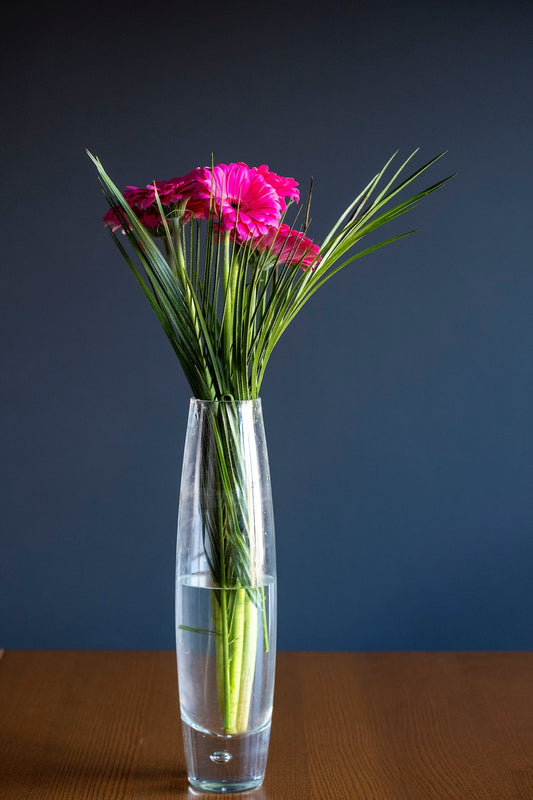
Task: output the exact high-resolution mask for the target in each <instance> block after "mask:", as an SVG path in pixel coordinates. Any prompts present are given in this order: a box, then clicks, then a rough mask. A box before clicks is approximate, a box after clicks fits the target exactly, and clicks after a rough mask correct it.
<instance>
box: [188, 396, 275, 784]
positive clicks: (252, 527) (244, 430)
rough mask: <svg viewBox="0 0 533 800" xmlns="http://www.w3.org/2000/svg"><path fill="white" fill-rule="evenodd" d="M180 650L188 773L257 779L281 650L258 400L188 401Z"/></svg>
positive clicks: (204, 779) (201, 777) (209, 778)
mask: <svg viewBox="0 0 533 800" xmlns="http://www.w3.org/2000/svg"><path fill="white" fill-rule="evenodd" d="M176 650H177V660H178V680H179V696H180V709H181V719H182V725H183V739H184V746H185V758H186V762H187V773H188V777H189V783H190V784H191V785H192V786H193V787H195V788H196V789H199V790H201V791H204V792H206V791H208V792H220V793H224V792H238V791H246V790H247V789H252V788H254V787H256V786H259V785H260V784H261V783H262V782H263V779H264V775H265V768H266V761H267V753H268V743H269V737H270V722H271V717H272V700H273V692H274V671H275V658H276V567H275V546H274V516H273V510H272V495H271V488H270V474H269V467H268V455H267V448H266V441H265V432H264V427H263V417H262V410H261V401H260V400H259V399H257V400H244V401H240V402H237V401H220V402H214V401H213V402H211V401H203V400H195V399H193V400H191V403H190V408H189V420H188V425H187V435H186V440H185V451H184V457H183V471H182V478H181V491H180V505H179V515H178V541H177V558H176Z"/></svg>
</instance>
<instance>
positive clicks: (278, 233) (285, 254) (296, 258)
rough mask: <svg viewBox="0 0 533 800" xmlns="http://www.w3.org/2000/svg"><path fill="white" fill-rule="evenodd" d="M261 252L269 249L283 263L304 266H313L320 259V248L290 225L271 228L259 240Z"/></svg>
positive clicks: (258, 246)
mask: <svg viewBox="0 0 533 800" xmlns="http://www.w3.org/2000/svg"><path fill="white" fill-rule="evenodd" d="M256 246H257V249H258V250H259V251H260V252H264V251H266V250H268V251H269V252H270V253H272V255H274V256H276V258H277V259H278V261H279V262H280V263H282V264H284V263H285V262H289V263H290V264H299V265H300V266H301V267H302V268H304V267H311V266H313V264H316V263H317V262H318V261H320V258H319V257H318V254H319V252H320V248H319V246H318V245H317V244H315V243H314V242H313V241H312V240H311V239H308V238H307V236H304V234H303V233H302V232H301V231H295V230H292V229H291V228H289V226H288V225H280V226H279V228H271V229H270V230H269V231H268V233H267V234H266V235H265V236H262V237H261V238H260V239H258V240H257V243H256Z"/></svg>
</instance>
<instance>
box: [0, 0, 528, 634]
mask: <svg viewBox="0 0 533 800" xmlns="http://www.w3.org/2000/svg"><path fill="white" fill-rule="evenodd" d="M51 6H52V7H51V8H44V7H41V8H40V9H37V10H35V11H34V12H33V14H32V16H31V17H30V16H28V15H27V14H26V13H25V12H24V13H23V12H22V11H21V12H18V11H17V10H16V9H15V11H13V12H11V17H10V18H9V19H8V20H7V29H6V33H5V37H4V38H5V40H6V41H5V47H4V49H3V53H2V59H3V75H4V78H3V84H2V95H3V97H2V108H3V111H4V123H7V124H4V136H3V138H4V145H3V159H2V161H3V167H2V169H3V187H4V190H3V192H2V197H1V202H2V209H1V219H2V231H3V233H2V245H3V247H2V259H1V270H2V292H1V298H2V301H1V302H2V307H3V310H2V329H3V332H2V341H1V348H2V378H3V380H2V390H1V403H2V412H1V419H2V428H3V432H2V438H3V445H2V476H1V491H2V495H3V497H2V517H1V520H2V532H1V561H2V574H1V581H0V592H1V595H2V599H1V608H0V614H1V616H0V645H2V646H4V647H11V648H28V647H31V648H163V649H167V648H168V649H170V648H172V647H173V587H174V546H175V543H174V537H175V521H176V512H177V497H178V485H179V475H180V469H181V457H182V448H183V440H184V434H185V423H186V416H187V410H188V398H189V390H188V387H187V384H186V382H185V379H184V377H183V375H182V374H181V372H180V369H179V365H178V364H177V361H176V359H175V357H174V355H173V353H172V351H171V348H170V346H169V344H168V343H167V340H166V338H165V336H164V334H163V332H162V331H161V330H160V328H159V325H158V322H157V320H156V318H155V316H154V315H153V313H152V311H151V310H150V308H149V307H148V304H147V303H146V301H145V299H144V298H143V296H142V294H141V292H140V291H139V289H138V287H137V286H136V284H135V282H134V280H133V278H132V276H131V274H130V273H129V271H128V268H127V266H126V264H125V263H123V262H122V260H121V259H120V256H119V254H118V253H117V252H116V250H115V248H114V246H113V244H112V242H111V241H110V239H109V237H108V235H107V233H106V231H105V230H104V228H103V226H102V224H101V216H102V214H103V213H104V211H105V210H106V206H105V201H104V199H103V197H102V195H101V192H100V188H99V185H98V182H97V178H96V171H95V169H94V167H93V166H92V164H91V163H90V162H89V160H88V158H87V157H86V155H85V148H86V147H87V148H89V149H90V150H91V151H92V152H93V153H95V154H97V155H98V156H99V157H100V158H101V159H102V161H103V163H104V166H105V167H106V168H107V170H108V171H109V173H110V174H111V176H112V177H113V178H114V180H115V181H116V182H117V184H118V185H119V186H124V185H126V184H136V185H143V184H145V183H147V182H149V181H151V180H153V179H159V178H169V177H173V176H175V175H180V174H184V173H186V172H188V171H189V169H191V168H192V167H193V166H196V165H199V164H207V163H210V161H211V153H214V158H215V160H216V161H221V162H228V161H234V160H243V161H246V162H248V163H250V164H260V163H267V164H269V166H270V168H271V169H273V170H274V171H276V172H278V173H280V174H282V175H290V176H294V177H295V178H296V179H297V180H298V181H300V184H301V186H302V189H303V190H304V191H305V189H306V187H307V185H308V181H309V178H310V177H311V175H312V176H313V177H314V181H315V192H314V201H313V209H312V217H313V222H312V227H311V235H312V236H313V237H314V238H315V240H317V241H319V240H320V239H321V237H323V236H324V235H325V233H326V232H327V230H329V227H330V226H331V224H332V223H333V222H334V220H335V219H336V218H337V216H338V215H339V213H340V212H341V211H342V210H343V208H344V207H345V206H346V205H347V203H348V202H349V201H350V199H351V198H352V197H353V196H354V195H355V194H356V193H357V192H358V191H359V190H360V188H362V186H363V185H364V184H365V183H366V182H367V181H368V180H369V179H370V178H371V177H372V176H373V174H374V173H375V172H376V171H377V169H378V168H379V167H380V166H381V165H382V164H383V163H384V162H385V161H386V159H387V158H388V157H389V156H390V155H391V153H392V152H393V151H395V150H396V149H399V150H400V152H401V154H402V155H407V154H408V153H409V152H410V151H411V150H412V149H414V148H415V147H418V146H420V147H421V148H422V151H421V155H420V159H419V161H418V163H419V164H421V163H423V161H425V160H429V158H430V157H432V156H433V155H434V154H436V153H437V152H440V151H441V150H445V149H447V150H448V151H449V154H448V155H447V156H446V158H445V159H443V160H442V161H441V162H439V164H438V166H437V167H436V168H435V169H434V171H433V172H432V174H431V176H430V177H429V179H428V180H431V181H433V180H437V179H439V178H441V177H444V176H445V175H447V174H450V173H452V172H457V173H458V176H457V178H455V179H454V181H452V183H451V184H449V185H448V186H447V187H446V188H445V189H444V190H442V191H441V192H439V193H438V194H437V195H433V196H432V197H431V198H429V199H427V200H425V201H424V203H423V204H422V205H421V206H420V207H419V208H418V209H417V210H416V211H415V212H413V213H411V215H410V216H409V217H405V218H404V219H403V220H402V223H403V224H402V225H401V226H400V227H399V228H395V229H394V230H400V229H405V228H412V227H420V228H421V231H420V232H419V233H417V234H416V235H415V236H413V237H410V238H409V239H407V240H404V241H402V242H400V243H396V244H394V245H392V246H391V247H390V248H386V249H384V250H381V251H379V252H378V253H375V254H373V255H371V256H369V257H368V258H366V259H365V260H362V261H359V262H357V263H356V264H354V265H352V267H349V268H347V269H346V270H345V271H343V272H342V273H341V274H340V275H338V276H336V278H335V279H334V280H333V281H332V282H331V283H330V284H328V285H327V286H326V287H324V289H323V290H322V291H321V292H320V294H318V295H315V297H314V299H313V300H312V301H311V303H310V304H309V305H308V306H307V307H306V308H305V310H304V311H303V313H302V314H301V315H300V317H299V319H298V320H297V321H296V322H295V323H294V324H293V326H292V327H291V329H290V330H289V331H288V332H287V333H286V334H285V335H284V337H283V338H282V340H281V342H280V345H279V348H278V349H277V350H276V351H275V353H274V355H273V357H272V360H271V363H270V367H269V370H268V372H267V376H266V380H265V383H264V388H263V391H262V399H263V408H264V415H265V423H266V428H267V436H268V443H269V451H270V462H271V472H272V482H273V490H274V502H275V513H276V525H277V542H278V569H279V646H280V648H282V649H337V650H345V649H353V650H365V649H378V650H389V649H425V650H430V649H529V648H530V647H531V646H532V644H533V642H532V627H531V619H532V616H533V599H532V591H531V567H532V560H533V537H532V528H533V503H532V491H531V487H532V479H533V468H532V460H533V425H532V413H531V398H532V396H533V374H532V365H533V324H532V323H533V279H532V276H533V270H532V262H531V253H530V239H531V210H532V208H531V205H532V204H531V172H532V170H531V167H532V155H531V153H532V148H531V131H532V124H531V123H532V103H531V97H532V88H533V87H532V77H533V70H532V61H531V53H530V47H529V45H530V42H531V34H532V30H533V25H532V23H533V12H532V8H531V4H530V3H529V2H523V3H522V2H507V3H505V4H501V3H496V2H488V3H487V2H466V3H463V4H461V6H460V7H459V6H458V5H456V4H455V3H451V2H441V3H424V4H422V3H410V2H406V3H404V2H402V3H398V4H396V5H393V6H392V7H391V6H390V5H388V4H386V5H385V4H382V3H380V2H377V3H371V4H370V3H359V4H357V7H356V8H354V4H352V3H345V4H342V3H340V4H335V5H334V6H332V7H331V9H328V8H326V6H325V5H324V4H318V3H316V4H313V3H308V4H306V5H305V6H302V7H300V6H298V4H296V5H291V6H290V8H289V9H288V10H283V11H281V10H279V11H276V8H275V6H274V7H270V6H265V7H264V10H259V9H258V8H257V7H255V8H254V6H253V4H250V3H242V4H237V3H234V4H231V3H229V4H227V3H226V4H220V5H219V7H218V10H217V11H213V10H212V9H210V8H209V7H208V6H205V5H202V6H200V5H198V7H197V9H196V10H191V9H190V8H186V7H185V6H186V4H169V3H151V4H150V5H149V8H148V6H147V11H146V12H145V13H144V14H141V13H140V12H139V11H135V10H134V11H133V12H131V9H130V10H129V11H128V6H127V5H126V4H123V3H120V2H119V3H118V4H117V3H111V4H105V5H104V4H94V3H92V4H91V5H87V6H84V5H81V6H79V7H78V9H77V10H73V8H72V4H62V3H56V4H51ZM420 186H421V184H420Z"/></svg>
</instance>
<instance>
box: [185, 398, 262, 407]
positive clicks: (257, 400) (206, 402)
mask: <svg viewBox="0 0 533 800" xmlns="http://www.w3.org/2000/svg"><path fill="white" fill-rule="evenodd" d="M190 402H191V403H201V404H202V405H205V406H214V405H220V404H225V405H239V406H240V405H245V404H247V403H260V402H261V398H260V397H252V398H251V399H249V400H229V399H227V400H203V399H202V398H201V397H191V400H190Z"/></svg>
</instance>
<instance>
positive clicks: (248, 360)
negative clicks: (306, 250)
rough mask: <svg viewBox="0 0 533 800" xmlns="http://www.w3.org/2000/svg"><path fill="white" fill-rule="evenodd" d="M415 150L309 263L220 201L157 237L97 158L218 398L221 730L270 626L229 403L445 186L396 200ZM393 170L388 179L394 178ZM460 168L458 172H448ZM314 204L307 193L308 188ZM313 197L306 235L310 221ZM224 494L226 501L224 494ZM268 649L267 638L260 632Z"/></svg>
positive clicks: (177, 334) (195, 368) (164, 301)
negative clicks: (302, 321) (234, 224)
mask: <svg viewBox="0 0 533 800" xmlns="http://www.w3.org/2000/svg"><path fill="white" fill-rule="evenodd" d="M416 152H417V151H416V150H415V151H414V152H413V153H412V154H411V155H410V156H409V157H408V158H407V159H406V160H405V161H404V162H403V163H401V165H400V166H399V168H397V169H396V170H392V174H390V171H391V165H392V162H393V160H394V158H395V156H393V157H392V158H391V159H389V160H388V161H387V163H386V164H385V166H384V167H383V168H382V169H381V170H380V171H379V172H378V173H377V174H376V175H375V176H374V177H373V178H372V179H371V180H370V181H369V183H368V184H367V186H365V188H364V189H363V190H362V191H361V192H360V193H359V194H358V196H357V197H356V198H355V199H354V200H353V202H352V203H351V204H350V205H349V206H348V208H347V209H346V210H345V211H344V213H343V214H342V215H341V216H340V218H339V219H338V220H337V222H336V223H335V224H334V225H333V227H332V229H331V230H330V232H329V233H328V234H327V236H326V237H325V239H324V240H323V242H322V243H321V245H320V248H319V249H318V253H317V256H316V258H315V259H314V260H313V261H312V263H309V260H307V261H306V264H305V266H304V263H303V262H304V259H303V258H299V257H298V256H297V253H296V249H295V251H294V255H293V257H291V254H289V255H287V253H285V255H284V256H283V257H281V256H280V255H279V253H278V254H277V255H276V250H275V249H274V248H260V247H257V243H256V242H254V241H253V240H250V241H248V242H246V241H245V242H243V241H242V240H239V237H238V236H237V235H236V233H235V231H232V230H227V229H224V226H223V225H221V218H220V212H219V211H218V210H217V206H216V203H215V198H213V202H212V204H211V208H212V211H211V213H210V214H209V216H208V218H207V219H195V218H194V216H193V217H190V216H186V215H184V206H183V205H180V204H179V203H178V204H177V205H176V207H175V208H172V209H170V210H169V209H168V208H163V206H162V204H161V202H160V200H159V198H158V197H157V192H156V202H157V205H158V210H159V213H160V216H161V225H160V226H159V229H158V230H157V233H156V234H155V235H154V231H153V230H149V229H147V228H146V227H145V226H144V225H143V224H142V222H141V221H140V219H139V218H138V216H137V215H136V213H135V212H134V210H133V209H132V208H131V207H130V205H129V204H128V202H127V200H126V199H125V197H124V196H123V194H122V192H121V191H120V190H119V189H118V188H117V187H116V186H115V184H114V183H113V182H112V180H111V179H110V178H109V176H108V175H107V173H106V172H105V170H104V168H103V166H102V164H101V163H100V161H99V160H98V159H97V158H96V157H94V156H92V155H91V154H90V153H89V155H90V157H91V159H92V160H93V162H94V163H95V165H96V167H97V170H98V173H99V176H100V181H101V183H102V186H103V190H104V193H105V195H106V198H107V200H108V202H109V205H110V207H111V208H112V209H113V210H114V213H115V214H116V216H117V218H118V219H119V220H120V223H121V227H122V232H123V234H125V236H126V241H127V242H128V243H129V245H130V250H128V249H126V246H125V243H124V236H123V234H120V233H119V234H117V233H115V232H112V236H113V239H114V241H115V244H116V246H117V247H118V249H119V251H120V253H121V254H122V256H123V257H124V258H125V260H126V262H127V263H128V265H129V267H130V269H131V271H132V272H133V275H134V276H135V278H136V280H137V282H138V283H139V285H140V287H141V289H142V291H143V292H144V294H145V296H146V298H147V300H148V302H149V303H150V305H151V306H152V309H153V310H154V312H155V314H156V316H157V318H158V319H159V321H160V323H161V325H162V327H163V330H164V331H165V333H166V335H167V337H168V339H169V341H170V343H171V345H172V347H173V349H174V351H175V353H176V355H177V357H178V359H179V361H180V364H181V366H182V368H183V370H184V373H185V375H186V377H187V380H188V382H189V384H190V387H191V390H192V393H193V395H194V397H196V398H198V399H203V400H209V401H217V402H216V405H215V406H214V408H215V411H214V412H213V415H212V419H211V425H210V428H209V432H208V435H207V437H206V440H205V443H204V446H205V448H206V456H207V457H206V459H205V460H204V463H205V464H206V465H209V466H208V467H207V468H206V470H207V472H210V474H205V475H203V476H202V480H203V481H204V483H205V485H206V487H207V486H208V484H210V483H211V484H212V483H213V482H214V483H215V484H216V485H217V486H218V492H217V493H216V496H217V498H218V499H217V500H213V493H210V492H207V491H206V494H205V498H204V500H203V501H202V508H201V514H202V522H203V529H204V536H205V549H206V555H207V557H208V561H209V568H210V572H211V578H212V582H213V586H214V587H217V591H216V592H214V593H213V602H212V609H213V624H214V629H215V634H216V651H217V676H218V686H219V696H220V705H221V713H222V717H223V720H224V730H225V731H226V733H228V734H232V733H239V732H243V731H245V730H246V728H247V721H248V707H249V704H250V695H251V687H252V683H253V677H254V675H253V671H254V665H255V658H256V648H257V641H258V639H259V638H260V637H259V636H258V627H259V620H260V619H262V620H263V625H262V627H263V628H264V630H265V632H266V620H265V612H264V604H263V598H262V596H261V590H260V588H258V586H257V585H256V583H254V564H253V558H252V553H251V542H252V539H253V532H252V531H250V529H249V526H250V514H249V510H248V509H247V507H246V503H247V500H246V487H245V481H246V476H245V474H244V472H243V469H242V452H241V446H240V433H239V429H238V424H237V421H236V418H235V416H234V414H233V412H232V410H231V403H228V401H236V400H238V401H240V400H250V399H255V398H258V397H259V392H260V387H261V384H262V381H263V377H264V374H265V369H266V367H267V364H268V361H269V358H270V356H271V354H272V352H273V350H274V347H275V346H276V344H277V342H278V341H279V339H280V337H281V335H282V334H283V332H284V331H285V330H286V328H287V326H288V325H289V324H290V323H291V322H292V321H293V320H294V318H295V317H296V315H297V314H298V313H299V312H300V311H301V310H302V308H303V307H304V306H305V304H306V303H307V302H308V300H309V299H310V298H311V297H312V296H313V295H314V293H315V292H316V291H317V290H318V289H319V288H320V287H321V286H323V285H324V283H326V281H328V280H329V279H330V278H331V277H332V276H333V275H335V274H336V273H337V272H338V271H339V270H341V269H343V268H344V267H346V266H347V265H349V264H350V263H352V262H353V261H355V260H356V259H359V258H361V257H362V256H364V255H367V254H369V253H371V252H372V251H374V250H377V249H378V248H380V247H383V246H384V245H387V244H391V243H392V242H395V241H397V240H399V239H401V238H403V237H405V236H408V235H409V234H411V233H413V232H414V231H412V230H410V231H407V232H404V233H401V234H399V235H395V236H392V237H391V238H387V239H384V240H382V241H379V242H378V243H374V244H371V245H369V246H367V247H364V248H363V249H357V248H356V246H357V245H358V244H359V243H360V242H361V240H363V239H364V238H365V237H368V236H369V235H371V234H373V233H375V231H377V230H378V229H379V228H381V227H382V226H383V225H385V224H386V223H389V222H392V221H393V220H395V219H396V218H398V217H400V216H401V215H403V214H405V213H406V212H408V211H410V210H411V209H413V208H414V207H415V206H416V205H417V204H418V202H419V201H420V200H421V199H422V198H424V197H426V196H427V195H429V194H431V193H432V192H434V191H436V190H437V189H439V188H441V187H442V186H443V185H444V184H445V183H446V181H448V180H449V177H448V178H445V179H443V180H441V181H439V182H437V183H434V184H433V185H431V186H429V187H427V188H424V189H423V190H421V191H418V192H416V193H415V194H413V195H411V196H410V197H408V198H407V199H405V200H401V201H399V202H398V195H400V194H402V196H403V194H404V193H405V191H406V189H407V188H408V187H409V186H410V185H411V183H412V182H413V181H415V180H416V179H417V178H419V177H420V176H421V175H422V174H423V173H424V172H426V170H428V169H429V168H430V167H432V166H433V165H434V164H435V163H436V162H437V161H438V160H439V159H440V158H441V157H442V156H443V155H444V153H441V154H439V155H438V156H436V157H435V158H433V159H431V160H430V161H429V162H427V163H426V164H424V165H423V166H421V167H419V168H418V169H416V170H415V171H414V172H412V173H411V174H409V175H408V177H404V173H405V171H406V168H407V166H408V164H409V163H410V162H411V160H412V158H413V157H414V156H415V154H416ZM389 175H390V177H389ZM450 177H452V176H450ZM309 201H310V196H309ZM309 201H308V206H307V212H306V220H305V222H304V224H303V226H302V234H301V235H303V233H305V232H306V230H307V220H308V211H309ZM220 498H222V499H220ZM262 640H263V647H265V648H268V637H267V635H266V633H265V635H264V636H263V637H262Z"/></svg>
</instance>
